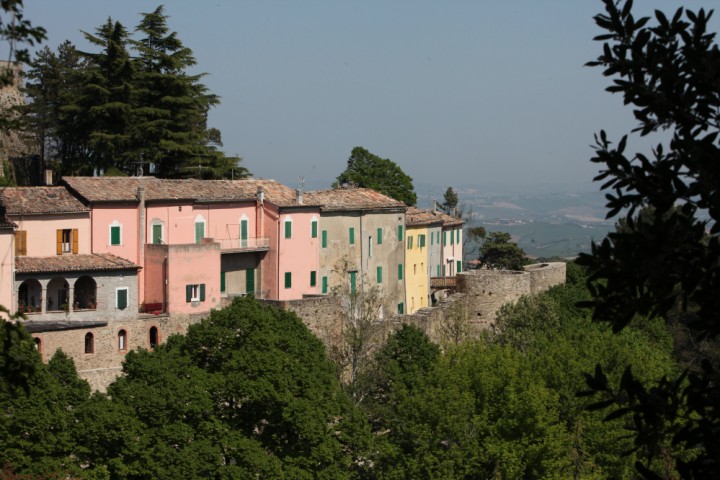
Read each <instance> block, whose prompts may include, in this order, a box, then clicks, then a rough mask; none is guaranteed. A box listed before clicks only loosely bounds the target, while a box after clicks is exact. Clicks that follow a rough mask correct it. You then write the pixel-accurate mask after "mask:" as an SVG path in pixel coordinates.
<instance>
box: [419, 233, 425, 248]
mask: <svg viewBox="0 0 720 480" xmlns="http://www.w3.org/2000/svg"><path fill="white" fill-rule="evenodd" d="M420 246H421V247H423V248H424V247H425V235H420Z"/></svg>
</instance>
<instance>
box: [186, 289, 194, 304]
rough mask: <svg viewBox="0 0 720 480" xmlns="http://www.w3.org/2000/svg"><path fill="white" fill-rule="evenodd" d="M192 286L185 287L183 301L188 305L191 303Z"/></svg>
mask: <svg viewBox="0 0 720 480" xmlns="http://www.w3.org/2000/svg"><path fill="white" fill-rule="evenodd" d="M192 291H193V286H192V285H185V301H186V302H188V303H190V302H191V301H192Z"/></svg>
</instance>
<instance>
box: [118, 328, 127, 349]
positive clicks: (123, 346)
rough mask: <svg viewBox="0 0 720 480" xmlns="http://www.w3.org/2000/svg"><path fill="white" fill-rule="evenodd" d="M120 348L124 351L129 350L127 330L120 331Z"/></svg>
mask: <svg viewBox="0 0 720 480" xmlns="http://www.w3.org/2000/svg"><path fill="white" fill-rule="evenodd" d="M117 338H118V350H120V351H121V352H124V351H126V350H127V332H126V331H125V330H120V331H119V332H118V336H117Z"/></svg>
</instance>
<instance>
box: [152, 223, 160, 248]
mask: <svg viewBox="0 0 720 480" xmlns="http://www.w3.org/2000/svg"><path fill="white" fill-rule="evenodd" d="M152 243H154V244H158V243H162V225H160V224H157V223H156V224H155V225H153V226H152Z"/></svg>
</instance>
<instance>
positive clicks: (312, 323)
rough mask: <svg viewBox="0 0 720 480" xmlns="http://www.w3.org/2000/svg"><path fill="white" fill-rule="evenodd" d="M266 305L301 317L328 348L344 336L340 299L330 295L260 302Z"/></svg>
mask: <svg viewBox="0 0 720 480" xmlns="http://www.w3.org/2000/svg"><path fill="white" fill-rule="evenodd" d="M260 301H261V302H263V303H265V304H266V305H272V306H274V307H278V308H282V309H284V310H289V311H291V312H293V313H295V314H296V315H297V316H298V317H300V318H301V319H302V320H303V322H304V323H305V325H307V327H308V328H309V329H310V331H311V332H312V333H313V334H314V335H315V336H316V337H318V338H319V339H320V340H322V342H323V343H324V344H325V345H326V346H331V345H335V344H337V342H338V341H339V340H340V336H341V335H342V307H341V305H340V299H339V298H338V297H333V296H329V295H308V296H306V297H305V298H303V299H300V300H285V301H283V300H260Z"/></svg>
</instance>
